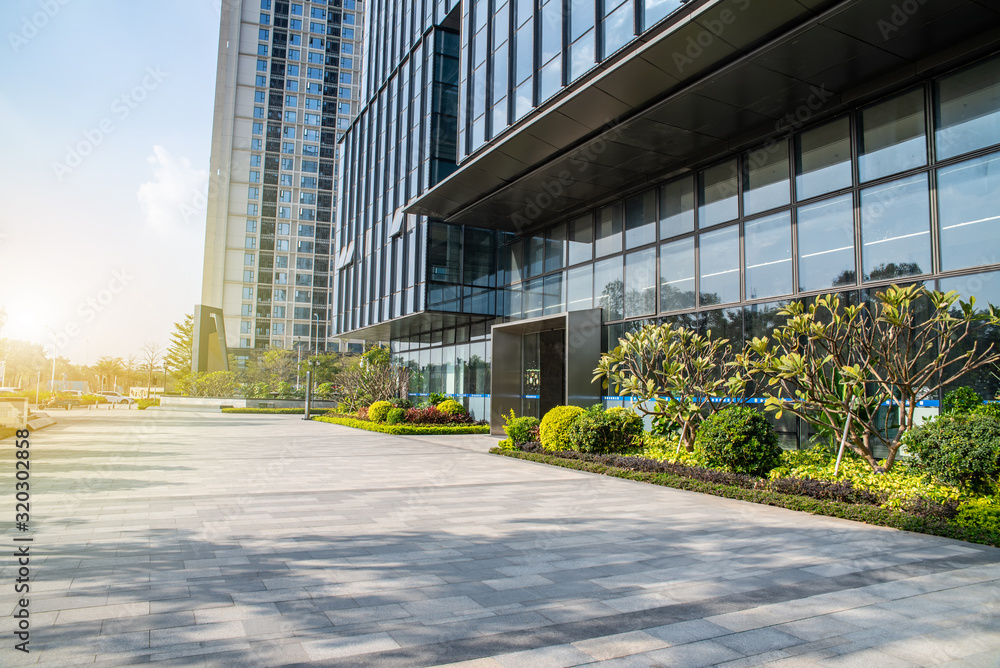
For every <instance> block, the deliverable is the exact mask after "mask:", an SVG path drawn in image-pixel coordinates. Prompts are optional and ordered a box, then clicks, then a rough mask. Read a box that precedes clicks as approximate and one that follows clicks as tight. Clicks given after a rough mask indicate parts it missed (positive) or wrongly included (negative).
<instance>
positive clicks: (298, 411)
mask: <svg viewBox="0 0 1000 668" xmlns="http://www.w3.org/2000/svg"><path fill="white" fill-rule="evenodd" d="M222 412H223V413H234V414H238V415H305V414H306V409H304V408H223V409H222ZM329 412H330V409H328V408H318V409H317V408H313V409H311V410H310V411H309V414H310V415H325V414H326V413H329Z"/></svg>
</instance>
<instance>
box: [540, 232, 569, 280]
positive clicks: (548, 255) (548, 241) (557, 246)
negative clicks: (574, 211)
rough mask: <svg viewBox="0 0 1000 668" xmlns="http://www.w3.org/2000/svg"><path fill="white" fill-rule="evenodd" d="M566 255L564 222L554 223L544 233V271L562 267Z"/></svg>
mask: <svg viewBox="0 0 1000 668" xmlns="http://www.w3.org/2000/svg"><path fill="white" fill-rule="evenodd" d="M565 257H566V223H563V224H561V225H556V226H555V227H554V228H552V229H551V230H549V232H548V234H546V235H545V271H546V272H549V271H555V270H556V269H562V266H563V262H564V259H565Z"/></svg>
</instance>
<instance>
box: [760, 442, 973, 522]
mask: <svg viewBox="0 0 1000 668" xmlns="http://www.w3.org/2000/svg"><path fill="white" fill-rule="evenodd" d="M835 465H836V457H835V456H833V455H831V454H830V453H829V452H828V451H827V450H826V448H824V447H823V446H817V447H815V448H813V449H811V450H790V451H786V452H783V453H782V454H781V464H780V465H779V466H778V467H777V468H775V469H774V470H772V471H771V474H770V478H771V479H772V480H775V479H778V478H804V479H807V480H826V481H831V482H834V481H836V482H850V483H851V485H853V486H854V487H855V488H856V489H864V490H868V491H870V492H874V493H879V494H885V495H886V497H887V498H888V500H887V502H886V504H885V506H886V507H887V508H902V507H904V506H905V505H906V504H907V502H908V501H911V500H914V499H926V500H928V501H933V502H935V503H946V502H948V501H953V500H955V499H958V498H960V497H961V493H960V492H959V490H958V489H956V488H954V487H950V486H948V485H941V484H937V483H935V482H934V480H933V479H932V478H931V477H930V475H927V474H925V473H924V472H922V471H920V470H917V469H915V468H913V467H912V466H910V465H909V464H908V463H907V462H901V463H900V464H898V465H897V466H894V467H893V469H892V470H891V471H886V472H876V471H875V470H873V469H872V468H871V467H870V466H869V465H868V463H867V461H865V460H864V459H863V458H862V457H860V456H858V455H857V454H855V453H853V452H851V451H850V450H848V451H846V452H845V453H844V459H843V461H842V462H841V463H840V471H839V473H838V474H837V475H834V473H833V471H834V468H835Z"/></svg>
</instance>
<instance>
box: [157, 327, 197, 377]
mask: <svg viewBox="0 0 1000 668" xmlns="http://www.w3.org/2000/svg"><path fill="white" fill-rule="evenodd" d="M193 346H194V314H191V313H188V314H186V315H185V316H184V320H183V321H181V322H175V323H174V331H173V332H171V333H170V345H169V346H167V351H166V353H165V354H164V356H163V361H164V362H166V363H167V368H168V369H169V370H170V373H171V374H172V375H173V376H174V377H176V378H178V379H180V378H183V377H184V376H186V375H187V374H189V373H191V350H192V348H193Z"/></svg>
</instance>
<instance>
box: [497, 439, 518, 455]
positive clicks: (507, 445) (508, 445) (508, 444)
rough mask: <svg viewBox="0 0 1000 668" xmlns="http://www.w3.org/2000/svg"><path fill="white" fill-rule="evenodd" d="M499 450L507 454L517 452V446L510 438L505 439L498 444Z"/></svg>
mask: <svg viewBox="0 0 1000 668" xmlns="http://www.w3.org/2000/svg"><path fill="white" fill-rule="evenodd" d="M497 448H499V449H500V450H504V451H507V452H510V451H514V450H517V446H516V445H514V442H513V441H511V440H510V439H509V438H505V439H503V440H502V441H499V442H497Z"/></svg>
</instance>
